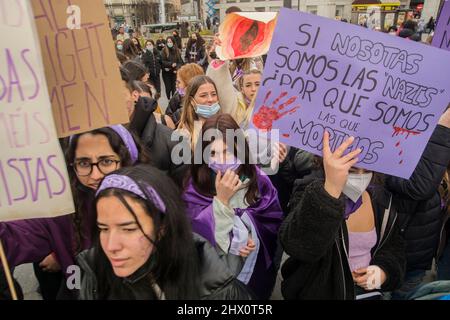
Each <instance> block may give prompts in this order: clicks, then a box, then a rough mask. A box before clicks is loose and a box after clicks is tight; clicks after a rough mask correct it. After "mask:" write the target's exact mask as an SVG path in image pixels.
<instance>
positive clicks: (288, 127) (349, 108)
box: [252, 8, 450, 178]
mask: <svg viewBox="0 0 450 320" xmlns="http://www.w3.org/2000/svg"><path fill="white" fill-rule="evenodd" d="M448 65H450V55H449V54H448V53H447V52H445V51H443V50H438V49H436V48H433V47H430V46H426V45H424V44H421V43H416V42H413V41H411V40H406V39H402V38H398V37H395V36H391V35H388V34H384V33H381V32H375V31H370V30H367V29H364V28H362V27H359V26H355V25H351V24H347V23H342V22H338V21H334V20H330V19H326V18H322V17H318V16H315V15H310V14H307V13H302V12H298V11H294V10H289V9H284V8H282V9H281V11H280V15H279V17H278V23H277V26H276V29H275V32H274V36H273V40H272V44H271V47H270V51H269V54H268V58H267V61H266V65H265V68H264V76H263V78H264V79H263V82H262V85H261V87H260V89H259V92H258V96H257V99H256V104H255V110H254V111H253V115H252V126H253V128H256V129H259V130H271V129H278V130H279V134H280V140H281V142H284V143H286V144H288V145H291V146H296V147H299V148H301V149H304V150H306V151H309V152H312V153H314V154H317V155H322V140H323V132H324V130H325V129H327V130H328V131H329V132H330V146H331V148H332V150H334V149H335V148H336V147H337V146H339V145H340V144H341V143H342V142H343V141H344V139H346V138H347V137H348V136H350V135H351V136H354V137H355V142H354V143H353V145H352V146H351V147H350V149H351V150H354V149H356V148H361V149H362V150H363V151H362V153H361V155H360V157H359V159H360V161H359V162H358V164H357V166H358V167H362V168H366V169H369V170H373V171H378V172H382V173H386V174H390V175H394V176H399V177H403V178H409V177H410V175H411V174H412V172H413V170H414V168H415V167H416V165H417V162H418V161H419V159H420V156H421V154H422V153H423V150H424V148H425V146H426V144H427V142H428V140H429V139H430V136H431V134H432V132H433V130H434V128H435V126H436V124H437V122H438V119H439V117H440V115H441V114H442V112H443V111H444V108H445V107H446V106H447V105H448V103H449V101H450V73H448V72H443V70H442V66H448Z"/></svg>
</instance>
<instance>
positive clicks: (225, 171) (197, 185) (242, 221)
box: [183, 114, 283, 299]
mask: <svg viewBox="0 0 450 320" xmlns="http://www.w3.org/2000/svg"><path fill="white" fill-rule="evenodd" d="M229 131H232V132H233V133H234V134H235V135H236V136H235V137H234V138H233V140H232V141H231V140H229V134H228V133H229ZM201 133H202V136H207V135H208V136H213V137H215V139H213V141H212V142H211V141H210V140H212V139H201V140H199V141H198V143H197V145H196V148H197V150H196V154H201V155H203V157H204V158H203V159H202V163H200V164H192V165H191V166H190V175H189V176H187V178H186V181H185V188H184V190H185V192H184V196H183V198H184V200H185V203H186V207H187V214H188V216H189V217H190V219H191V222H192V226H193V230H194V232H197V233H198V234H200V235H201V236H203V237H204V238H206V239H207V240H208V241H209V242H210V243H211V244H212V245H213V246H215V247H216V248H217V249H218V250H219V251H220V252H221V253H222V254H223V255H225V256H227V259H228V260H229V261H231V262H232V263H233V265H234V270H235V272H236V275H237V276H238V279H239V280H241V281H242V282H244V283H245V284H247V285H248V287H249V288H250V289H251V290H252V291H253V292H254V293H255V295H256V297H257V298H258V299H268V298H269V297H270V294H271V291H272V288H273V285H274V283H275V276H276V271H275V266H274V261H273V259H274V256H275V251H276V246H277V233H278V228H279V226H280V224H281V220H282V216H283V213H282V212H281V208H280V204H279V202H278V197H277V191H276V189H275V188H274V187H273V185H272V183H271V182H270V179H269V178H268V177H267V176H266V175H265V174H264V173H263V172H262V171H261V170H260V169H259V168H258V167H257V166H256V165H254V164H251V162H250V158H251V155H250V152H249V148H248V144H247V142H246V139H245V138H244V134H243V132H242V130H241V129H240V128H239V126H238V125H237V124H236V122H235V121H234V120H233V118H232V117H231V116H230V115H228V114H220V115H216V116H213V117H211V118H208V119H206V121H205V123H204V124H203V127H202V130H201ZM207 152H209V154H207Z"/></svg>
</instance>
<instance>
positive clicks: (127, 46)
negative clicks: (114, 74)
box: [122, 39, 139, 60]
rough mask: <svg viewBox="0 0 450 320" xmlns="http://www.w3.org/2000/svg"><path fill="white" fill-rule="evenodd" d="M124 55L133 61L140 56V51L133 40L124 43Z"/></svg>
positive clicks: (126, 40)
mask: <svg viewBox="0 0 450 320" xmlns="http://www.w3.org/2000/svg"><path fill="white" fill-rule="evenodd" d="M122 53H123V54H124V55H126V56H127V57H128V59H130V60H133V59H134V58H136V56H137V55H138V54H139V51H138V48H137V47H136V45H135V44H134V42H133V41H131V39H125V41H124V42H123V48H122Z"/></svg>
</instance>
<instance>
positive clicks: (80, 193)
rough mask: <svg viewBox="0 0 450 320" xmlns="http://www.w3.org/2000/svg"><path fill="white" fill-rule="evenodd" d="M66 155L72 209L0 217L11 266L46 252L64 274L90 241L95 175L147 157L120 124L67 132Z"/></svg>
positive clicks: (97, 180)
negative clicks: (17, 218)
mask: <svg viewBox="0 0 450 320" xmlns="http://www.w3.org/2000/svg"><path fill="white" fill-rule="evenodd" d="M66 156H67V162H68V163H69V166H70V168H69V176H70V180H71V184H72V190H73V195H74V199H75V204H76V212H75V213H74V214H72V215H65V216H60V217H55V218H44V219H30V220H21V221H14V222H5V223H0V238H1V239H2V243H3V246H4V248H5V251H6V255H7V258H8V262H9V263H10V265H11V266H17V265H20V264H23V263H30V262H41V260H43V259H44V258H45V259H44V260H49V259H47V258H48V256H52V257H54V260H56V262H57V263H58V264H59V265H60V267H61V269H62V271H63V274H64V275H65V276H66V277H68V276H70V275H71V272H72V271H71V270H72V269H70V268H69V267H70V266H72V265H74V264H75V258H74V257H75V255H76V254H77V253H78V252H80V251H81V250H82V249H86V248H89V247H90V246H91V244H92V229H93V227H94V226H95V219H94V217H93V214H92V205H93V200H94V193H95V191H96V190H97V188H98V186H99V184H100V181H101V180H102V179H103V177H104V176H105V174H107V173H110V172H112V171H114V170H116V169H118V168H120V167H127V166H132V165H134V164H136V163H139V162H145V163H146V162H148V157H147V156H146V154H144V153H142V152H141V148H140V146H139V145H138V144H137V143H136V142H135V140H134V139H133V137H132V136H131V134H130V133H129V132H128V130H126V129H125V128H124V127H123V126H121V125H116V126H110V127H105V128H101V129H96V130H92V131H89V132H85V133H81V134H77V135H75V136H72V137H71V139H70V145H69V148H68V150H67V152H66ZM46 257H47V258H46ZM41 265H43V267H45V268H47V269H50V266H47V265H45V266H44V264H42V263H41ZM68 268H69V269H68Z"/></svg>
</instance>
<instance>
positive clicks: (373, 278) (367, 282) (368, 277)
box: [352, 266, 386, 290]
mask: <svg viewBox="0 0 450 320" xmlns="http://www.w3.org/2000/svg"><path fill="white" fill-rule="evenodd" d="M352 276H353V281H354V282H355V284H356V285H358V286H360V287H361V288H363V289H364V290H374V289H380V288H381V286H382V285H383V283H384V282H385V281H386V273H385V272H384V271H383V269H381V268H380V267H379V266H368V267H367V268H361V269H358V270H355V271H353V272H352Z"/></svg>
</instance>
